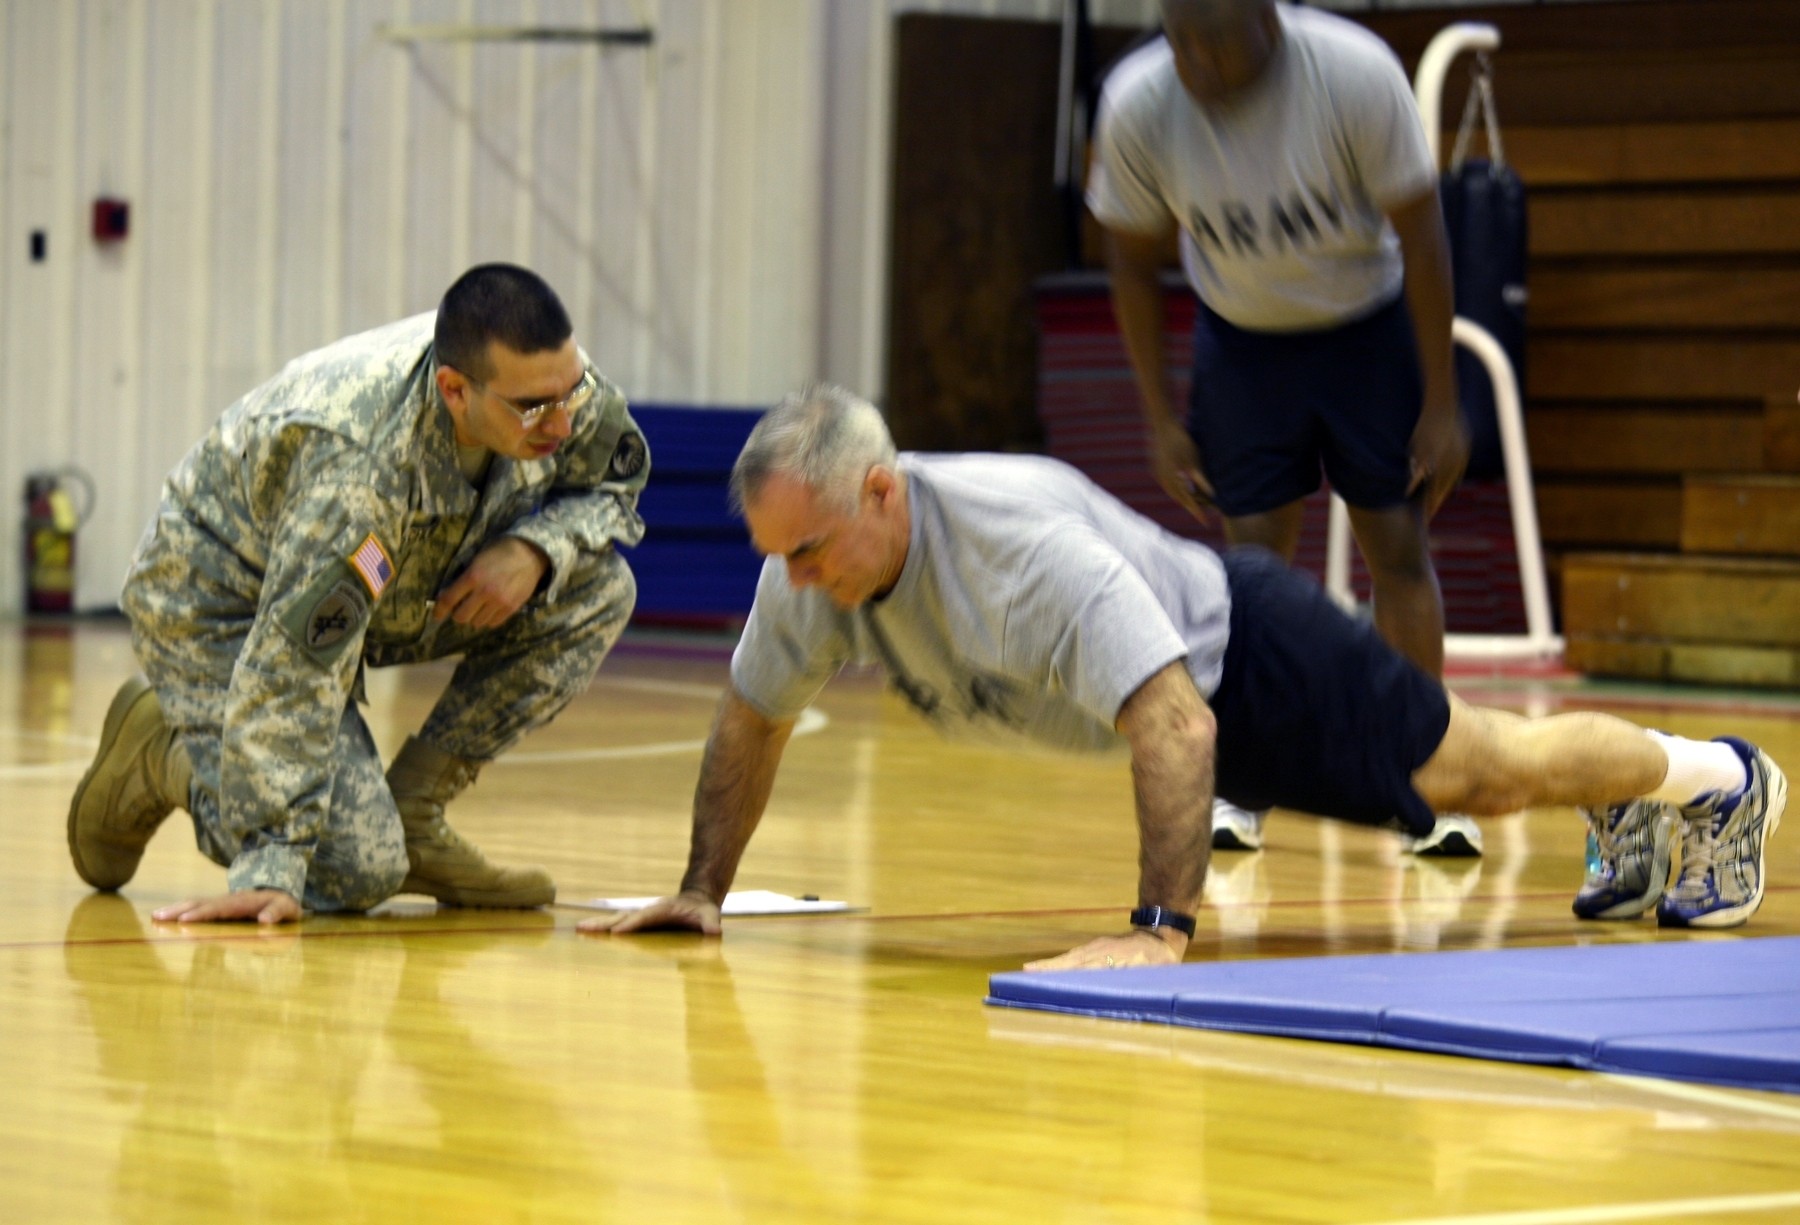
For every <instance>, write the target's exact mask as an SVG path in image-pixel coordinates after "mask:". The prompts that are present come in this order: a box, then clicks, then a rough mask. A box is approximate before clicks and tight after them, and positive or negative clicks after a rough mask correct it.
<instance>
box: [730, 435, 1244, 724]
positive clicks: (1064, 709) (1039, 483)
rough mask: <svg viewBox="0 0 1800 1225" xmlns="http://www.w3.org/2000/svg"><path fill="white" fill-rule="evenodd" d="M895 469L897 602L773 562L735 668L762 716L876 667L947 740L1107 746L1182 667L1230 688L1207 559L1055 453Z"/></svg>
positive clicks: (948, 458)
mask: <svg viewBox="0 0 1800 1225" xmlns="http://www.w3.org/2000/svg"><path fill="white" fill-rule="evenodd" d="M899 468H900V472H901V473H902V474H903V475H904V476H905V478H906V491H907V498H908V505H909V507H910V510H911V514H912V538H911V544H910V547H909V549H908V551H907V556H906V565H905V567H904V568H903V569H902V571H901V573H900V578H899V580H898V582H896V583H895V585H894V589H893V590H892V591H891V592H889V593H888V594H887V595H886V596H885V597H884V598H882V599H881V600H879V601H873V602H871V603H868V604H865V605H863V606H862V607H861V608H858V609H856V610H855V611H853V612H844V611H843V610H841V609H839V608H838V607H837V606H836V605H834V604H833V603H832V602H831V600H830V599H829V598H827V597H826V596H825V595H824V594H823V593H822V592H820V591H818V590H806V591H799V590H796V589H794V588H793V587H792V586H790V585H789V584H788V581H787V569H786V565H785V564H784V561H783V559H782V558H780V557H771V558H769V559H768V561H767V562H765V563H764V565H763V572H762V578H761V580H760V581H759V582H758V584H757V588H756V604H755V607H754V608H752V609H751V611H750V619H749V621H748V623H747V624H746V625H745V626H744V635H743V638H742V639H741V640H740V641H739V643H738V647H737V651H736V653H735V654H734V655H733V656H732V659H731V681H732V685H733V687H734V688H735V689H736V690H737V692H738V693H739V694H740V695H742V696H743V698H744V699H745V700H746V701H747V702H749V703H750V705H752V706H754V707H755V708H756V709H757V710H759V711H761V712H762V713H763V714H764V715H766V716H768V717H770V718H773V719H791V718H793V717H794V716H796V715H798V714H799V713H800V712H801V711H802V710H803V709H805V707H806V705H807V703H809V702H811V701H812V700H813V698H814V697H816V696H817V695H818V692H819V690H820V689H822V688H824V686H825V683H826V682H827V681H828V680H830V679H831V678H832V677H833V676H835V675H836V674H837V672H838V670H839V669H840V668H842V667H843V666H844V665H845V664H847V663H851V662H856V663H876V664H880V665H882V666H883V667H885V668H886V669H887V672H888V676H889V679H890V681H891V682H892V684H893V686H894V688H895V689H896V690H897V691H898V692H899V693H900V694H901V695H902V696H904V697H905V698H906V700H907V701H908V702H909V703H911V704H912V706H913V707H914V708H915V709H916V710H918V711H919V713H921V714H923V715H924V716H925V717H926V718H927V719H929V720H930V721H931V722H932V723H933V724H934V725H935V726H936V727H937V728H938V730H940V731H942V732H943V733H945V734H946V735H949V736H954V737H957V738H973V739H981V740H990V741H996V740H997V741H1002V742H1006V741H1011V742H1017V741H1020V740H1024V741H1028V742H1033V743H1036V744H1040V745H1044V746H1047V747H1051V748H1058V749H1079V750H1097V749H1107V748H1111V747H1114V746H1115V745H1117V744H1119V743H1120V741H1121V738H1120V737H1119V735H1118V733H1117V732H1115V731H1114V730H1113V723H1114V721H1115V720H1116V719H1117V717H1118V713H1119V708H1120V707H1121V706H1123V705H1124V704H1125V700H1126V699H1127V698H1129V697H1130V696H1131V695H1132V694H1133V693H1135V692H1136V691H1137V690H1138V688H1139V686H1141V685H1142V684H1143V683H1144V682H1145V681H1147V680H1149V679H1150V677H1151V676H1153V675H1155V674H1156V673H1157V672H1158V671H1160V670H1162V669H1163V668H1164V667H1166V666H1168V665H1169V664H1171V663H1173V662H1175V661H1176V660H1182V659H1185V660H1186V662H1187V668H1188V672H1189V673H1190V674H1191V675H1192V676H1193V678H1194V683H1195V685H1196V686H1197V687H1198V688H1199V690H1200V692H1201V693H1202V694H1204V695H1206V696H1209V697H1210V696H1211V695H1212V693H1213V691H1214V690H1215V689H1217V688H1218V684H1219V674H1220V669H1221V666H1222V661H1223V658H1224V654H1225V637H1226V633H1227V631H1228V629H1229V623H1230V612H1231V597H1230V594H1229V593H1228V591H1227V589H1226V585H1225V567H1224V566H1223V565H1222V564H1221V563H1220V561H1219V558H1218V557H1217V556H1216V555H1215V554H1214V553H1213V552H1212V551H1211V550H1210V549H1208V548H1206V547H1205V546H1204V545H1200V544H1195V543H1194V542H1192V541H1189V540H1184V539H1182V538H1181V537H1179V536H1176V535H1174V534H1173V533H1170V532H1166V531H1164V530H1163V529H1162V528H1160V527H1158V526H1157V525H1156V524H1154V523H1152V522H1151V521H1150V520H1148V519H1145V518H1144V517H1143V516H1141V515H1139V514H1137V513H1136V512H1134V511H1132V510H1130V509H1128V508H1127V507H1125V506H1124V505H1123V504H1122V503H1120V502H1119V501H1117V500H1116V499H1114V498H1113V497H1112V496H1111V495H1109V494H1107V493H1105V492H1104V491H1103V490H1101V489H1100V488H1099V487H1098V486H1096V485H1095V484H1094V483H1093V482H1091V481H1089V480H1088V479H1087V478H1086V477H1084V476H1082V475H1081V474H1080V473H1079V472H1077V471H1076V470H1075V469H1073V468H1071V467H1069V466H1068V465H1066V464H1063V463H1060V462H1058V461H1056V460H1053V459H1044V458H1040V457H1038V456H1027V455H921V454H914V453H910V452H909V453H905V454H903V455H901V457H900V461H899Z"/></svg>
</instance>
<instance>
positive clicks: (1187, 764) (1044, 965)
mask: <svg viewBox="0 0 1800 1225" xmlns="http://www.w3.org/2000/svg"><path fill="white" fill-rule="evenodd" d="M1118 729H1119V732H1120V734H1121V735H1123V736H1124V737H1125V738H1126V740H1127V741H1129V742H1130V744H1131V781H1132V787H1133V790H1134V791H1135V793H1136V797H1137V819H1138V905H1139V906H1161V907H1163V908H1164V909H1165V910H1173V911H1176V912H1178V913H1180V914H1187V915H1191V914H1193V913H1194V912H1195V911H1196V910H1197V909H1198V908H1199V906H1200V894H1201V888H1202V886H1203V885H1204V884H1205V882H1206V867H1207V862H1208V860H1209V859H1210V858H1211V855H1212V798H1213V759H1214V747H1215V745H1216V744H1217V741H1218V723H1217V721H1216V720H1215V719H1214V718H1213V713H1212V710H1211V708H1210V707H1208V706H1207V704H1206V701H1205V699H1204V698H1202V697H1201V696H1200V691H1199V690H1197V689H1195V688H1194V681H1193V678H1192V677H1190V676H1189V675H1188V671H1187V664H1186V663H1185V662H1184V661H1181V660H1177V661H1176V662H1175V663H1172V664H1170V665H1169V666H1168V667H1166V668H1164V669H1163V670H1162V671H1161V672H1158V673H1157V674H1156V675H1155V676H1153V677H1151V678H1150V679H1149V680H1147V681H1145V682H1144V684H1143V686H1142V687H1141V688H1139V690H1138V691H1137V692H1136V693H1134V694H1132V695H1131V697H1130V698H1129V699H1127V700H1126V702H1125V705H1124V706H1123V707H1122V708H1121V709H1120V711H1119V719H1118ZM1187 943H1188V938H1187V936H1186V935H1184V934H1183V933H1181V932H1179V931H1177V930H1175V929H1174V928H1172V927H1158V928H1156V929H1155V930H1154V931H1150V930H1147V929H1144V928H1133V929H1132V930H1131V932H1130V933H1129V934H1127V935H1123V936H1102V937H1100V938H1099V939H1098V940H1090V941H1089V942H1088V943H1086V944H1084V945H1082V946H1081V947H1079V948H1076V949H1073V950H1071V951H1069V952H1067V953H1064V954H1063V955H1062V956H1060V957H1052V958H1049V959H1048V960H1045V961H1034V962H1032V963H1031V964H1030V965H1028V966H1026V967H1025V968H1026V969H1028V970H1078V969H1088V968H1093V967H1106V966H1132V965H1166V964H1169V963H1172V962H1177V961H1180V960H1181V955H1182V953H1184V952H1185V951H1186V950H1187Z"/></svg>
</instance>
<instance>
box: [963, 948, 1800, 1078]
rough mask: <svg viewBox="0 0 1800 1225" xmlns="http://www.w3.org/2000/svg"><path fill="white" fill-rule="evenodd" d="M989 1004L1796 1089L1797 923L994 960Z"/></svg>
mask: <svg viewBox="0 0 1800 1225" xmlns="http://www.w3.org/2000/svg"><path fill="white" fill-rule="evenodd" d="M988 991H989V994H988V1000H987V1002H988V1003H990V1004H996V1005H1001V1006H1003V1007H1008V1008H1033V1009H1039V1010H1041V1011H1045V1012H1069V1013H1079V1014H1082V1015H1085V1016H1096V1017H1109V1018H1113V1019H1116V1020H1125V1021H1155V1022H1158V1023H1161V1024H1164V1025H1191V1026H1195V1027H1197V1028H1202V1029H1226V1030H1233V1031H1235V1032H1238V1033H1250V1034H1275V1035H1280V1036H1282V1037H1289V1038H1316V1039H1320V1040H1323V1041H1327V1042H1356V1043H1364V1044H1368V1045H1373V1046H1392V1047H1401V1048H1404V1049H1407V1050H1416V1051H1434V1052H1438V1053H1440V1054H1450V1055H1467V1056H1471V1057H1474V1058H1477V1059H1505V1060H1511V1061H1514V1062H1519V1063H1543V1064H1555V1065H1559V1066H1564V1067H1574V1068H1586V1069H1588V1070H1590V1071H1597V1072H1624V1073H1629V1074H1632V1075H1638V1076H1662V1077H1669V1078H1672V1079H1676V1080H1698V1081H1709V1082H1712V1083H1715V1084H1723V1085H1735V1086H1739V1087H1743V1088H1751V1089H1770V1090H1778V1091H1780V1092H1784V1093H1800V937H1793V936H1787V937H1768V938H1762V939H1744V938H1737V937H1730V938H1725V939H1718V938H1712V939H1691V940H1684V941H1671V942H1667V943H1657V944H1636V945H1594V946H1586V947H1581V948H1527V949H1495V950H1482V951H1477V952H1456V953H1385V954H1376V955H1374V956H1361V957H1307V958H1298V959H1289V960H1279V961H1229V962H1212V963H1205V962H1194V963H1191V964H1186V965H1178V966H1156V967H1151V968H1145V969H1134V970H1084V971H1062V972H1059V973H1052V974H1023V973H1020V974H996V975H994V976H993V977H992V978H991V979H990V980H989V984H988Z"/></svg>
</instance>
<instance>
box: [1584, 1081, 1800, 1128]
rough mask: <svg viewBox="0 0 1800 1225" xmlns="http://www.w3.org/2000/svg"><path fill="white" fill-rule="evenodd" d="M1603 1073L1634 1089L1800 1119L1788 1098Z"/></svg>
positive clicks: (1705, 1103)
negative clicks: (1776, 1099) (1781, 1099)
mask: <svg viewBox="0 0 1800 1225" xmlns="http://www.w3.org/2000/svg"><path fill="white" fill-rule="evenodd" d="M1599 1075H1601V1076H1604V1077H1606V1079H1608V1080H1617V1081H1622V1082H1624V1083H1625V1084H1628V1085H1630V1086H1631V1087H1632V1088H1634V1089H1640V1090H1643V1091H1644V1092H1647V1093H1660V1094H1662V1095H1663V1096H1665V1097H1675V1098H1681V1099H1682V1100H1683V1101H1688V1102H1694V1103H1697V1104H1699V1105H1702V1106H1718V1107H1722V1108H1724V1109H1728V1110H1740V1111H1746V1112H1748V1113H1750V1114H1766V1115H1768V1116H1770V1117H1771V1118H1777V1119H1789V1120H1795V1119H1800V1105H1795V1106H1790V1105H1788V1104H1787V1103H1786V1102H1766V1101H1764V1100H1762V1099H1761V1098H1757V1097H1749V1096H1747V1095H1745V1094H1742V1093H1739V1092H1737V1091H1736V1090H1733V1089H1716V1088H1713V1087H1712V1086H1710V1085H1695V1084H1689V1083H1688V1082H1686V1081H1681V1080H1662V1079H1660V1078H1658V1077H1655V1076H1627V1075H1624V1074H1623V1073H1619V1072H1601V1073H1599Z"/></svg>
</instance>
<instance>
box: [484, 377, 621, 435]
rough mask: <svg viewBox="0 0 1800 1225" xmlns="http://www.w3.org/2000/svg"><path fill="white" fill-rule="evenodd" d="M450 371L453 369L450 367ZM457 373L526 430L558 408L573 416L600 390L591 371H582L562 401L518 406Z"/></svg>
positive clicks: (514, 401)
mask: <svg viewBox="0 0 1800 1225" xmlns="http://www.w3.org/2000/svg"><path fill="white" fill-rule="evenodd" d="M452 369H455V367H452ZM457 373H458V374H461V375H462V376H463V377H464V378H465V379H468V380H469V382H470V383H472V384H473V385H474V386H476V387H478V388H480V389H481V390H482V391H484V392H486V393H487V394H488V395H490V396H493V397H494V399H496V400H498V401H500V403H502V404H504V405H506V407H508V408H510V409H512V411H513V416H515V417H517V418H518V419H519V424H520V425H522V426H524V427H525V428H526V429H530V428H531V427H532V426H534V425H536V424H537V423H538V422H540V421H542V420H543V419H544V418H545V417H548V416H549V415H550V414H551V413H553V412H555V411H556V410H557V409H559V408H560V409H562V410H563V411H564V412H567V413H568V414H569V415H570V416H574V415H575V414H576V413H578V412H580V411H581V410H582V409H584V408H586V407H587V403H588V401H589V400H592V399H593V398H594V393H595V392H596V391H598V390H599V389H600V386H599V384H598V383H596V382H595V381H594V374H593V371H591V370H584V371H582V372H581V381H580V382H579V383H577V384H575V387H574V389H573V390H572V391H570V392H569V394H568V395H566V396H564V397H563V398H562V399H560V400H534V401H531V402H529V403H526V404H520V403H519V402H518V401H516V400H509V399H507V398H506V397H505V396H503V395H501V394H500V393H499V392H497V391H494V390H493V389H491V388H490V387H489V386H488V385H487V384H486V383H484V382H482V381H481V380H480V379H478V378H476V377H475V376H474V375H471V374H468V373H466V372H464V371H460V370H459V371H457Z"/></svg>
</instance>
